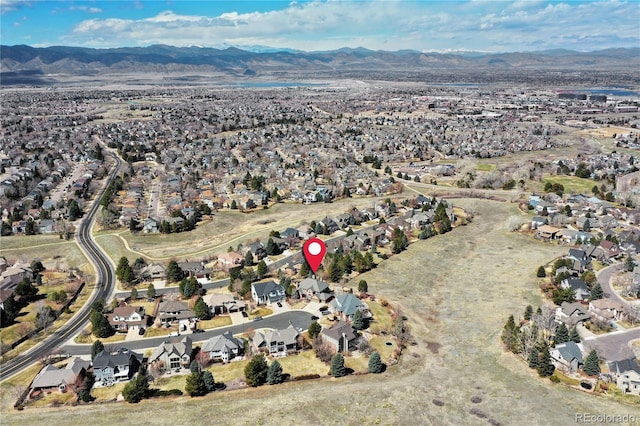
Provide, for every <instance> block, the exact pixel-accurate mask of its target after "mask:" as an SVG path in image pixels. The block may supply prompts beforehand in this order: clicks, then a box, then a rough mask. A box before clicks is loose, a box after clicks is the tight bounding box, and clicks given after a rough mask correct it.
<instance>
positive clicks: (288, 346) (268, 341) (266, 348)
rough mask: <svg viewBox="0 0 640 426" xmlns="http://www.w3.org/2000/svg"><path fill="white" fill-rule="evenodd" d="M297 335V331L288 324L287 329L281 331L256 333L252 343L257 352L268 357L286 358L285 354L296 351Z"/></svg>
mask: <svg viewBox="0 0 640 426" xmlns="http://www.w3.org/2000/svg"><path fill="white" fill-rule="evenodd" d="M299 335H300V333H299V332H298V330H296V328H295V327H294V326H293V325H292V324H289V327H287V328H285V329H283V330H278V329H275V330H264V331H256V332H255V334H254V336H253V339H252V343H253V346H254V347H255V349H256V350H258V351H262V352H266V353H267V354H269V355H275V356H286V355H287V353H289V352H291V351H295V350H297V349H298V336H299Z"/></svg>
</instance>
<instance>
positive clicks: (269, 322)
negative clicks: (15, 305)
mask: <svg viewBox="0 0 640 426" xmlns="http://www.w3.org/2000/svg"><path fill="white" fill-rule="evenodd" d="M311 316H312V314H310V313H309V312H306V311H300V310H292V311H286V312H282V313H280V314H275V315H270V316H269V317H266V318H264V319H262V320H260V321H249V322H246V323H243V324H235V325H229V326H226V327H220V328H216V329H215V330H209V331H204V332H202V333H185V334H184V336H189V337H191V340H192V341H193V342H194V343H195V342H204V341H206V340H209V339H210V338H212V337H214V336H218V335H221V334H223V333H225V332H227V331H231V333H232V334H241V333H244V332H246V331H247V330H249V329H250V328H253V329H257V328H279V329H283V328H286V327H288V326H289V324H292V325H293V326H294V327H295V328H298V329H300V328H301V329H303V330H306V329H307V328H309V324H311V321H312V320H311ZM168 339H175V337H168V336H163V337H153V338H145V339H140V340H130V341H127V342H117V343H109V344H105V345H107V346H111V347H114V348H115V347H119V346H126V347H127V348H128V349H131V350H141V349H149V348H155V347H156V346H158V345H160V344H161V343H162V342H164V341H165V340H168ZM63 351H64V352H66V353H68V354H69V355H90V354H91V345H66V346H65V347H64V348H63Z"/></svg>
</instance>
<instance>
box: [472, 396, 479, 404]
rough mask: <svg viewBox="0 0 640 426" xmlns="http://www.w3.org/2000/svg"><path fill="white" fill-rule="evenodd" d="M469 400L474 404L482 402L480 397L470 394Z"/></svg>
mask: <svg viewBox="0 0 640 426" xmlns="http://www.w3.org/2000/svg"><path fill="white" fill-rule="evenodd" d="M471 402H473V403H474V404H480V403H481V402H482V398H480V397H479V396H472V397H471Z"/></svg>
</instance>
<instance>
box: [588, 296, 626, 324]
mask: <svg viewBox="0 0 640 426" xmlns="http://www.w3.org/2000/svg"><path fill="white" fill-rule="evenodd" d="M589 312H590V313H591V317H592V318H593V319H594V320H597V321H604V322H606V323H607V324H609V323H611V322H612V321H621V320H622V319H624V317H625V316H626V313H625V307H624V305H623V304H622V303H620V302H618V301H616V300H612V299H598V300H592V301H591V302H589Z"/></svg>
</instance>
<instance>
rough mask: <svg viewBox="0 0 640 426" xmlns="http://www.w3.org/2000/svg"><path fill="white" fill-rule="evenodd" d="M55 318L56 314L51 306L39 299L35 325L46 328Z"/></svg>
mask: <svg viewBox="0 0 640 426" xmlns="http://www.w3.org/2000/svg"><path fill="white" fill-rule="evenodd" d="M55 319H56V316H55V313H54V312H53V309H51V306H49V305H46V304H45V303H44V301H43V300H40V301H39V302H38V304H37V311H36V326H37V327H38V328H42V329H43V330H46V329H47V327H48V326H49V325H50V324H51V323H52V322H53V321H54V320H55Z"/></svg>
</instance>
